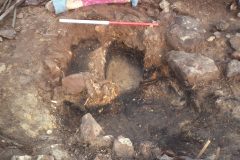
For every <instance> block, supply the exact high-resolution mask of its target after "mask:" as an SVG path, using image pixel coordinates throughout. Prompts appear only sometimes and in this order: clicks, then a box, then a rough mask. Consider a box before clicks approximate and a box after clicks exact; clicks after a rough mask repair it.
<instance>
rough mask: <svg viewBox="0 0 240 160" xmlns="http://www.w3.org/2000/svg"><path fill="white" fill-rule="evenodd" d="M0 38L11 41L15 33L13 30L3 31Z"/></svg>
mask: <svg viewBox="0 0 240 160" xmlns="http://www.w3.org/2000/svg"><path fill="white" fill-rule="evenodd" d="M0 36H2V37H4V38H8V39H13V38H14V37H15V31H14V30H3V31H0Z"/></svg>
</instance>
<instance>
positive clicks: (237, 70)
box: [226, 59, 240, 77]
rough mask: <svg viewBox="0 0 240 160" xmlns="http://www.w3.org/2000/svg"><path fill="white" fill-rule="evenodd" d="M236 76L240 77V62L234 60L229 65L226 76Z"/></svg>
mask: <svg viewBox="0 0 240 160" xmlns="http://www.w3.org/2000/svg"><path fill="white" fill-rule="evenodd" d="M236 75H240V62H239V61H238V60H235V59H234V60H232V61H231V62H229V63H228V64H227V69H226V76H227V77H232V76H236Z"/></svg>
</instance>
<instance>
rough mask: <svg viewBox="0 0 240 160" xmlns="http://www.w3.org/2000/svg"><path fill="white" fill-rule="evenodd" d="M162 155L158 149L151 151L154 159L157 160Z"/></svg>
mask: <svg viewBox="0 0 240 160" xmlns="http://www.w3.org/2000/svg"><path fill="white" fill-rule="evenodd" d="M161 154H162V151H161V149H160V148H154V149H152V156H153V158H154V159H157V157H159V156H160V155H161Z"/></svg>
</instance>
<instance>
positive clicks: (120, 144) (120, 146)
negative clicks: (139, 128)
mask: <svg viewBox="0 0 240 160" xmlns="http://www.w3.org/2000/svg"><path fill="white" fill-rule="evenodd" d="M113 151H114V152H115V153H116V156H117V157H119V158H132V157H133V155H134V148H133V144H132V142H131V141H130V139H129V138H125V137H123V136H118V138H117V139H115V141H114V144H113Z"/></svg>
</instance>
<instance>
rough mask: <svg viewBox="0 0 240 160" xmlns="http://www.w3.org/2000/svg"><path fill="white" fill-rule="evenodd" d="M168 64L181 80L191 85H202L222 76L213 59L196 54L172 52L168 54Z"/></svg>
mask: <svg viewBox="0 0 240 160" xmlns="http://www.w3.org/2000/svg"><path fill="white" fill-rule="evenodd" d="M167 62H168V64H169V66H170V68H171V69H172V70H173V71H174V73H175V75H176V76H177V77H178V78H179V79H181V80H184V81H188V82H189V83H190V84H202V82H205V81H210V80H214V79H217V78H219V76H220V72H219V70H218V68H217V66H216V65H215V63H214V61H213V60H212V59H210V58H208V57H204V56H201V55H199V54H196V53H186V52H183V51H171V52H169V53H168V57H167Z"/></svg>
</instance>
